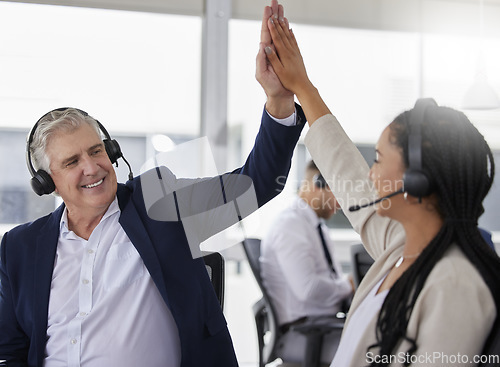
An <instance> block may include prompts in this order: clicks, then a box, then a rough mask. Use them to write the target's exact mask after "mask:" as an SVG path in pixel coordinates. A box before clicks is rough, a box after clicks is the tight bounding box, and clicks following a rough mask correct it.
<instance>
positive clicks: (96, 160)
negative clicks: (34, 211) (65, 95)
mask: <svg viewBox="0 0 500 367" xmlns="http://www.w3.org/2000/svg"><path fill="white" fill-rule="evenodd" d="M266 11H274V12H275V13H276V14H277V15H278V14H279V10H278V7H277V4H276V3H273V9H272V10H271V8H267V9H266ZM268 17H269V14H265V16H264V19H265V20H264V23H263V24H264V26H263V28H262V29H263V33H262V38H263V41H265V40H268V39H269V33H268V31H267V27H265V21H267V19H268ZM265 60H266V59H265V54H264V51H263V48H262V47H261V49H260V51H259V55H258V57H257V79H258V81H259V82H260V83H261V85H262V86H263V87H264V90H265V91H266V95H267V102H266V111H264V113H263V117H262V124H261V128H260V131H259V133H258V135H257V138H256V140H255V145H254V148H253V150H252V152H251V153H250V155H249V157H248V159H247V161H246V163H245V165H244V166H243V167H241V168H239V169H237V170H235V171H233V172H232V173H231V176H232V177H240V176H241V177H249V178H250V179H251V180H252V182H253V186H254V187H255V193H256V199H257V203H258V205H259V206H261V205H263V204H265V203H266V202H267V201H269V200H270V199H272V198H273V197H274V196H275V195H277V194H278V193H279V192H280V191H281V189H282V187H281V185H282V183H283V181H282V179H281V178H282V177H284V176H285V177H286V176H287V174H288V171H289V168H290V162H291V156H292V153H293V150H294V147H295V145H296V143H297V140H298V138H299V136H300V133H301V130H302V127H303V126H304V121H305V117H304V114H303V113H302V110H301V109H300V108H299V107H298V106H297V107H295V105H294V102H293V96H292V95H291V94H290V93H289V92H288V91H286V90H285V89H284V88H283V87H282V85H281V83H280V82H279V80H278V79H277V78H276V76H275V74H274V73H273V72H272V70H271V69H270V68H269V66H268V65H267V63H266V61H265ZM294 110H295V111H296V112H295V114H296V118H294V119H293V120H294V121H293V123H292V125H293V126H284V125H283V124H281V123H280V121H279V120H280V119H281V118H284V117H287V116H289V115H290V114H292V113H293V112H294ZM271 116H272V117H271ZM276 120H278V121H276ZM99 129H100V127H99V125H98V123H97V121H96V120H95V119H93V118H92V117H90V116H88V115H87V114H86V113H84V112H83V111H80V110H77V109H72V108H68V109H66V108H65V109H61V110H54V111H51V112H49V113H47V114H46V115H44V116H43V117H42V118H41V119H40V120H39V121H38V123H37V124H36V126H35V128H34V129H33V132H32V137H31V139H30V144H29V147H28V149H29V150H30V154H31V156H32V158H33V166H34V167H31V168H30V171H32V172H31V173H32V175H33V176H35V181H37V182H36V183H35V184H34V186H35V188H36V187H37V186H38V185H39V184H40V185H41V186H42V189H41V191H40V193H50V192H51V191H52V190H54V191H55V193H57V194H58V195H60V196H61V198H62V200H63V202H64V203H63V204H62V205H61V206H60V207H59V208H58V209H56V210H55V211H54V212H52V213H51V214H49V215H47V216H45V217H43V218H40V219H38V220H36V221H34V222H32V223H28V224H24V225H21V226H18V227H16V228H14V229H12V230H11V231H9V232H8V233H6V234H5V235H4V236H3V238H2V244H1V248H0V256H1V260H0V281H1V285H0V360H7V365H8V366H9V367H15V366H45V367H56V366H81V365H83V366H138V365H144V366H148V367H153V366H162V367H165V366H167V367H178V366H182V367H199V366H203V367H210V366H213V367H220V366H224V367H226V366H237V361H236V357H235V353H234V350H233V345H232V341H231V337H230V335H229V332H228V329H227V326H226V321H225V319H224V315H223V313H222V310H221V308H220V306H219V304H218V300H217V297H216V295H215V293H214V291H213V289H212V286H211V283H210V280H209V278H208V275H207V272H206V270H205V266H204V263H203V260H202V259H200V258H194V257H195V256H193V254H192V249H191V248H190V245H191V244H188V239H187V233H186V232H185V230H184V227H183V225H182V223H181V221H162V220H155V219H158V218H157V217H156V216H153V217H152V216H151V215H149V214H150V213H148V208H147V207H146V205H145V202H144V199H145V198H144V195H143V194H144V193H143V187H142V185H143V181H144V180H141V176H139V177H135V178H132V179H130V180H129V181H127V182H126V183H125V184H120V183H117V178H116V174H115V171H114V168H113V167H112V161H113V160H116V158H117V156H116V155H115V154H113V152H109V151H107V149H106V148H107V146H106V145H107V143H105V142H103V140H102V139H101V136H100V134H99ZM101 130H102V127H101ZM118 156H120V155H118ZM110 158H111V159H110ZM30 165H31V162H30ZM151 172H153V173H154V174H157V175H158V180H162V179H165V176H164V174H165V172H166V171H165V169H164V168H162V169H158V170H156V171H155V170H153V171H151ZM151 172H149V174H151ZM167 178H169V179H171V178H172V177H167ZM226 178H227V176H225V175H222V176H220V177H215V178H214V179H212V181H216V182H221V185H222V187H223V189H224V190H226V189H227V191H226V193H227V192H231V193H233V194H234V193H236V192H237V191H238V187H237V186H238V182H240V181H239V180H238V179H235V180H233V179H231V180H229V181H230V182H229V183H227V182H228V181H226V180H225V179H226ZM208 181H210V179H208ZM243 181H244V180H243ZM226 183H227V184H228V187H226ZM231 185H232V186H233V187H231ZM234 186H236V187H234ZM37 190H38V189H37ZM208 193H211V191H207V194H208ZM213 195H220V191H219V193H217V194H215V191H214V194H213ZM207 196H211V195H207ZM173 197H174V198H175V197H176V196H175V195H173ZM225 199H226V198H225ZM227 199H228V200H231V199H235V198H234V197H233V198H231V197H229V198H227ZM204 200H208V201H209V200H210V197H208V198H204ZM168 202H169V201H168V200H167V201H165V202H164V203H163V205H164V209H165V210H171V208H168V207H166V205H167V203H168ZM181 204H182V203H181ZM175 205H177V204H175ZM156 209H157V208H156ZM157 214H158V213H157V212H156V214H155V215H157ZM240 214H242V216H244V215H245V214H246V215H247V214H248V213H240Z"/></svg>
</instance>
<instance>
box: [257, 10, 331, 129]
mask: <svg viewBox="0 0 500 367" xmlns="http://www.w3.org/2000/svg"><path fill="white" fill-rule="evenodd" d="M283 14H284V9H283V6H282V5H278V3H277V0H272V2H271V7H266V8H265V9H264V16H263V19H262V29H261V43H260V50H259V55H258V56H257V60H258V61H257V64H258V67H257V69H258V70H259V65H260V70H261V71H262V70H263V69H264V60H263V55H262V53H263V52H262V48H263V47H264V53H265V55H266V56H267V60H266V61H265V62H266V67H265V75H266V76H267V78H268V79H267V80H273V82H272V83H271V82H269V85H272V86H273V87H274V88H272V91H273V92H277V91H279V93H277V95H279V96H281V97H282V99H281V101H284V100H286V98H289V97H288V96H289V93H291V94H292V101H293V94H295V95H296V96H297V99H298V100H299V102H300V104H301V105H302V107H303V109H304V112H305V114H306V117H307V120H308V122H309V125H311V124H312V123H314V121H316V120H317V119H318V118H319V117H321V116H323V115H325V114H328V113H330V110H329V109H328V107H327V106H326V104H325V103H324V102H323V100H322V99H321V96H320V94H319V92H318V90H317V89H316V87H315V86H314V85H313V84H312V83H311V81H310V80H309V77H308V76H307V72H306V68H305V65H304V61H303V59H302V55H301V54H300V49H299V46H298V44H297V40H296V39H295V35H294V34H293V31H292V30H291V29H289V23H288V20H287V19H286V18H285V17H284V16H283ZM264 23H265V24H264ZM265 28H266V29H265ZM270 41H271V42H270ZM267 62H269V63H267ZM269 64H270V65H269ZM276 76H277V78H278V83H279V87H278V84H277V83H276V81H275V80H274V79H275V78H276ZM257 80H259V76H258V73H257ZM259 82H260V83H261V85H262V87H263V88H264V90H266V86H264V84H263V83H262V82H261V80H259ZM268 89H269V90H270V89H271V88H270V87H268ZM266 94H267V95H268V104H269V94H268V90H266ZM275 101H279V99H275ZM287 101H288V100H287ZM288 103H289V102H286V105H287V106H288ZM268 104H266V108H267V107H268ZM275 109H276V110H278V108H275ZM268 112H269V113H271V114H272V115H273V113H272V112H271V111H270V110H269V108H268ZM273 116H274V117H278V116H275V115H273Z"/></svg>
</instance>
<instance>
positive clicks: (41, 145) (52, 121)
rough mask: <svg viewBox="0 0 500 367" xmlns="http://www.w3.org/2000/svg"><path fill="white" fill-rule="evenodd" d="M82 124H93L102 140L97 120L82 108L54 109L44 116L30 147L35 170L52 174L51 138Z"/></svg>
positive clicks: (73, 129)
mask: <svg viewBox="0 0 500 367" xmlns="http://www.w3.org/2000/svg"><path fill="white" fill-rule="evenodd" d="M82 124H88V125H90V126H92V127H93V128H94V129H95V131H96V133H97V135H98V136H99V137H100V138H101V140H102V135H101V132H100V129H99V125H98V124H97V121H96V120H95V119H94V118H93V117H91V116H89V115H88V114H86V113H84V112H83V111H81V110H78V109H76V108H66V109H63V110H53V111H51V112H49V113H47V114H46V115H45V116H43V117H42V118H41V119H40V121H39V122H38V126H37V128H36V130H35V133H34V135H33V140H32V142H31V144H30V147H29V149H30V154H31V159H32V163H33V166H34V167H35V170H39V169H43V170H44V171H46V172H47V173H49V174H50V173H51V172H50V160H49V157H48V155H47V152H46V149H47V145H48V144H49V142H50V140H51V138H52V137H53V136H54V135H55V134H56V133H58V132H61V131H62V132H65V133H71V132H73V131H75V130H77V129H78V128H79V127H80V126H82Z"/></svg>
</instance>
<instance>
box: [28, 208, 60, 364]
mask: <svg viewBox="0 0 500 367" xmlns="http://www.w3.org/2000/svg"><path fill="white" fill-rule="evenodd" d="M63 210H64V204H63V205H61V206H60V207H59V208H58V209H57V210H55V211H54V212H53V213H52V214H51V216H50V217H49V219H48V221H47V223H46V224H45V226H43V227H42V229H41V230H40V233H39V235H38V236H37V238H36V254H35V259H36V262H35V271H34V280H35V284H34V288H35V289H34V293H35V297H34V307H33V322H34V328H35V329H34V330H35V331H34V339H35V340H34V345H35V346H36V348H37V349H36V356H37V361H38V365H40V366H41V365H42V364H43V358H44V353H45V343H46V339H47V320H48V312H49V298H50V286H51V283H52V273H53V271H54V260H55V256H56V250H57V243H58V241H59V225H60V221H61V216H62V213H63Z"/></svg>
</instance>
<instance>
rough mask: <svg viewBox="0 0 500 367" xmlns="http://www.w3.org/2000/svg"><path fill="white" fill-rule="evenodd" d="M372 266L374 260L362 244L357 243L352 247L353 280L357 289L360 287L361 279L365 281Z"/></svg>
mask: <svg viewBox="0 0 500 367" xmlns="http://www.w3.org/2000/svg"><path fill="white" fill-rule="evenodd" d="M372 264H373V259H372V257H371V256H370V255H369V254H368V252H367V251H366V249H365V247H364V246H363V244H362V243H357V244H355V245H352V246H351V265H352V278H353V281H354V285H355V286H356V287H357V286H358V285H359V283H360V282H361V279H363V277H364V276H365V274H366V273H367V272H368V269H369V268H370V266H372Z"/></svg>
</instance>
